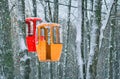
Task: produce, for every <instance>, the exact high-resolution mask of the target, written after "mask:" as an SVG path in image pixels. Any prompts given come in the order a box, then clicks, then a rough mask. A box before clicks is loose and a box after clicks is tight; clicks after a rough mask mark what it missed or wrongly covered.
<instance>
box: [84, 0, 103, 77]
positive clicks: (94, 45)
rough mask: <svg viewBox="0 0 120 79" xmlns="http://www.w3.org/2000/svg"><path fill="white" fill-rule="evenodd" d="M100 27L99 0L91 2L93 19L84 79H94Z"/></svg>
mask: <svg viewBox="0 0 120 79" xmlns="http://www.w3.org/2000/svg"><path fill="white" fill-rule="evenodd" d="M100 26H101V0H94V2H93V19H92V26H91V32H90V52H89V55H88V62H87V74H86V79H95V78H96V68H97V60H98V59H97V57H98V56H97V55H98V52H99V28H100Z"/></svg>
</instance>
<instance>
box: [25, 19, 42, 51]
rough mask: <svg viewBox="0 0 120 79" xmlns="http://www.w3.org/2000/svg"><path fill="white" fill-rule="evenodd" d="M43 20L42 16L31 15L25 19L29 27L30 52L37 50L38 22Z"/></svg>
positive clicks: (27, 40)
mask: <svg viewBox="0 0 120 79" xmlns="http://www.w3.org/2000/svg"><path fill="white" fill-rule="evenodd" d="M37 21H40V22H41V21H42V20H41V18H37V17H29V18H26V19H25V22H26V24H27V25H28V27H27V29H26V30H27V35H26V44H27V48H28V52H36V38H37V37H36V23H37Z"/></svg>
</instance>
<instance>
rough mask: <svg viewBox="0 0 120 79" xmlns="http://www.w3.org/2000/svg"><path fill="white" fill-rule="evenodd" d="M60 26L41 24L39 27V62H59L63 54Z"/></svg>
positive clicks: (37, 48) (37, 47)
mask: <svg viewBox="0 0 120 79" xmlns="http://www.w3.org/2000/svg"><path fill="white" fill-rule="evenodd" d="M59 26H60V25H59V24H56V23H41V24H40V25H38V26H37V35H38V42H37V44H36V51H37V54H38V59H39V61H43V62H46V61H59V59H60V56H61V52H62V44H61V43H60V36H59Z"/></svg>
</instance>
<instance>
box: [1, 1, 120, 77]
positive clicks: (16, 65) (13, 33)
mask: <svg viewBox="0 0 120 79" xmlns="http://www.w3.org/2000/svg"><path fill="white" fill-rule="evenodd" d="M27 17H39V18H42V22H44V23H58V24H60V37H61V39H60V40H61V42H62V44H63V48H62V53H61V57H60V60H59V61H58V62H40V61H39V60H38V56H37V54H36V52H33V53H29V52H28V49H27V45H26V27H27V25H26V23H25V18H27ZM0 79H120V0H0Z"/></svg>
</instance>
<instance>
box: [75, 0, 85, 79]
mask: <svg viewBox="0 0 120 79" xmlns="http://www.w3.org/2000/svg"><path fill="white" fill-rule="evenodd" d="M82 1H83V0H78V17H77V21H78V25H76V31H77V34H76V53H77V60H78V65H79V76H78V79H84V78H83V58H82V52H81V42H82V16H83V14H82V11H83V10H82Z"/></svg>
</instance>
